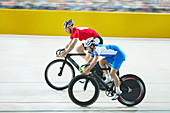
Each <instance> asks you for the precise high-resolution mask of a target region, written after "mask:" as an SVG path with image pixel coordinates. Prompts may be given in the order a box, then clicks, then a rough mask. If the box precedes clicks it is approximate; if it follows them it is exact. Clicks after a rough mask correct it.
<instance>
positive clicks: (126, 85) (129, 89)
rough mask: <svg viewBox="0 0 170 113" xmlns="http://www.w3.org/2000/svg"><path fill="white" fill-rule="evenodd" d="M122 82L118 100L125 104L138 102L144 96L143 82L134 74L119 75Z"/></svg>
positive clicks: (131, 104) (129, 104)
mask: <svg viewBox="0 0 170 113" xmlns="http://www.w3.org/2000/svg"><path fill="white" fill-rule="evenodd" d="M121 80H122V83H121V85H120V89H121V90H122V94H121V95H120V97H119V98H118V101H119V102H120V103H122V104H124V105H126V106H134V105H137V104H139V103H140V102H141V101H142V100H143V98H144V97H145V92H146V88H145V84H144V82H143V81H142V80H141V79H140V78H139V77H137V76H136V75H132V74H127V75H124V76H122V77H121Z"/></svg>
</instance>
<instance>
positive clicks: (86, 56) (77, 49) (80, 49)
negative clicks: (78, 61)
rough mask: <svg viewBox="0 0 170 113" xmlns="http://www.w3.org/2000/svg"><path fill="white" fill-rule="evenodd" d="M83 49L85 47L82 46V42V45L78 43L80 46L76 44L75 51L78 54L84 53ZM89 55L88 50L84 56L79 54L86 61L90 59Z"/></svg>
mask: <svg viewBox="0 0 170 113" xmlns="http://www.w3.org/2000/svg"><path fill="white" fill-rule="evenodd" d="M85 49H86V48H85V47H84V44H82V45H80V46H78V47H77V48H76V51H77V52H78V53H79V54H80V53H83V54H86V53H85V52H84V50H85ZM90 56H91V53H89V52H88V53H87V54H86V55H85V56H84V55H81V57H82V58H84V59H85V61H86V62H87V61H88V60H89V59H90Z"/></svg>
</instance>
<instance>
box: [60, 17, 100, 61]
mask: <svg viewBox="0 0 170 113" xmlns="http://www.w3.org/2000/svg"><path fill="white" fill-rule="evenodd" d="M63 28H64V29H65V31H66V32H67V33H69V34H71V35H70V39H71V40H70V41H69V43H68V44H67V45H66V47H65V49H66V50H65V51H63V53H62V54H61V55H57V57H64V56H65V55H67V54H68V53H69V52H70V51H72V49H73V48H74V46H75V45H76V43H77V41H78V40H79V41H82V40H87V39H88V38H93V39H94V41H95V43H96V44H103V39H102V38H101V37H100V36H99V34H98V33H97V32H96V31H95V30H93V29H91V28H88V27H74V22H73V20H72V19H70V20H68V21H66V22H64V24H63ZM84 50H86V48H85V47H84V44H83V43H82V44H81V45H79V46H78V47H77V48H76V51H77V52H78V53H85V52H84ZM90 55H91V54H90V52H88V54H86V56H82V57H83V58H84V59H85V60H86V62H87V61H88V59H89V58H90Z"/></svg>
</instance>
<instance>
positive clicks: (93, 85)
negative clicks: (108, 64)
mask: <svg viewBox="0 0 170 113" xmlns="http://www.w3.org/2000/svg"><path fill="white" fill-rule="evenodd" d="M86 86H87V87H86ZM68 94H69V97H70V99H71V100H72V101H73V102H74V103H75V104H77V105H79V106H82V107H86V106H89V105H91V104H93V103H94V102H95V101H96V100H97V98H98V96H99V86H98V84H97V82H96V80H95V79H93V78H92V77H89V76H88V75H85V74H83V75H78V76H76V77H75V78H74V79H73V80H72V81H71V82H70V84H69V87H68Z"/></svg>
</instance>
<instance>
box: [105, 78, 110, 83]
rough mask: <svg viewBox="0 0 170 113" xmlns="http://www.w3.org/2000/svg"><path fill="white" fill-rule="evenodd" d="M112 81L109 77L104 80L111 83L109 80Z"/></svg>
mask: <svg viewBox="0 0 170 113" xmlns="http://www.w3.org/2000/svg"><path fill="white" fill-rule="evenodd" d="M111 81H112V79H109V78H107V79H106V80H105V81H104V82H105V83H109V82H111Z"/></svg>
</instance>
